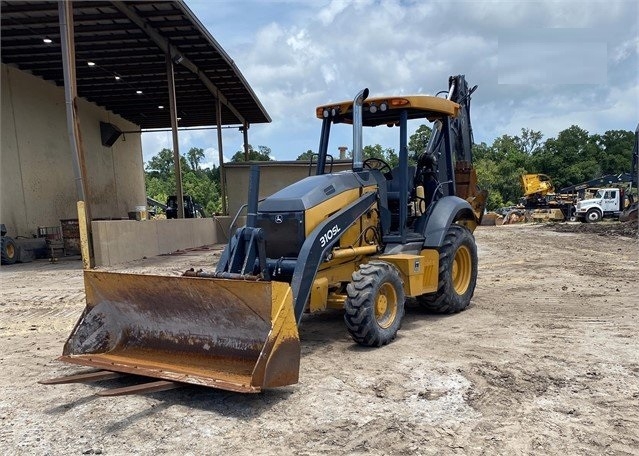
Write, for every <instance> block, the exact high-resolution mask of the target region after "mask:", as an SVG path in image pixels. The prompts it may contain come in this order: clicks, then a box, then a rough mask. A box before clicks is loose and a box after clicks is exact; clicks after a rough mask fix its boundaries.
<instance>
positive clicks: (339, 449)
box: [0, 224, 639, 455]
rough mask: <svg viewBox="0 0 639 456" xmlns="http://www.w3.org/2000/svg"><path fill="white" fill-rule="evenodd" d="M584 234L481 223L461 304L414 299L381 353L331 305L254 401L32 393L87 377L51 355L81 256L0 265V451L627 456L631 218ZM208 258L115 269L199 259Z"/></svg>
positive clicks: (216, 393) (633, 289)
mask: <svg viewBox="0 0 639 456" xmlns="http://www.w3.org/2000/svg"><path fill="white" fill-rule="evenodd" d="M585 226H587V225H581V224H562V225H555V226H541V225H519V226H499V227H480V228H478V230H477V231H476V233H475V234H476V238H477V243H478V246H479V261H480V266H479V279H478V282H477V289H476V291H475V296H474V298H473V301H472V304H471V306H470V307H469V308H468V309H467V310H466V311H465V312H462V313H460V314H457V315H452V316H445V317H441V316H435V315H430V314H427V313H425V312H424V311H422V310H420V309H419V308H418V307H416V306H414V305H410V306H409V309H408V312H407V315H406V317H405V320H404V324H403V326H402V329H401V330H400V332H399V335H398V338H397V340H396V341H395V342H393V343H392V344H390V345H388V346H385V347H382V348H378V349H364V348H361V347H358V346H357V345H355V344H354V343H353V342H352V341H351V339H350V338H349V336H348V334H347V332H346V330H345V328H344V325H343V321H342V316H341V315H340V314H339V313H338V312H330V313H323V314H317V315H312V316H307V317H305V318H304V320H303V322H302V325H301V328H300V332H301V340H302V342H301V343H302V365H301V373H300V382H299V384H297V385H294V386H290V387H286V388H281V389H275V390H269V391H267V392H264V393H262V394H258V395H241V394H237V393H229V392H225V391H220V390H214V389H206V388H200V387H191V386H186V387H184V388H180V389H176V390H171V391H165V392H161V393H154V394H148V395H135V396H124V397H115V398H100V397H97V396H96V395H95V393H96V392H97V391H100V390H102V389H104V387H119V386H125V385H129V384H132V380H130V379H129V380H125V379H120V380H111V381H107V382H102V383H101V384H95V385H82V384H74V385H61V386H44V385H40V384H38V383H37V381H38V380H42V379H46V378H50V377H55V376H60V375H68V374H71V373H75V372H78V371H79V370H82V369H79V368H77V367H74V366H71V365H64V364H62V363H60V362H57V361H55V358H56V356H58V355H59V354H60V353H61V350H62V345H63V343H64V341H65V340H66V337H67V335H68V334H69V332H70V331H71V329H72V327H73V325H74V323H75V321H76V319H77V318H78V316H79V315H80V312H81V311H82V309H83V306H84V304H83V299H84V294H83V285H82V277H81V264H80V261H78V260H64V261H60V262H58V263H57V264H50V263H49V262H46V261H37V262H34V263H31V264H22V265H14V266H9V267H2V268H1V269H0V280H1V281H2V288H1V290H2V291H1V302H0V368H1V369H2V374H1V375H0V393H1V395H0V454H39V455H60V454H65V455H73V454H112V455H125V454H143V455H151V454H153V455H157V454H185V455H191V454H192V455H200V454H224V455H226V454H240V455H244V454H247V455H248V454H250V455H287V454H299V455H314V454H330V455H333V454H356V455H368V454H372V455H387V454H388V455H404V454H406V455H412V454H425V455H431V454H432V455H435V454H437V455H440V454H488V455H494V454H504V455H506V454H507V455H511V454H544V455H566V454H570V455H572V454H588V455H592V454H620V455H625V454H639V345H638V339H637V337H638V333H639V331H638V330H639V287H638V282H637V277H638V274H639V262H638V259H639V244H638V243H637V235H636V224H635V227H634V231H632V229H631V230H630V231H629V232H628V233H626V234H625V235H614V236H613V235H608V236H600V235H598V234H599V233H597V232H593V230H595V229H594V228H584V227H585ZM600 226H607V229H609V230H615V228H611V227H613V225H610V224H609V225H600ZM558 227H561V228H558ZM571 227H572V228H571ZM597 229H599V228H597ZM624 229H625V228H624ZM588 230H590V231H588ZM216 254H219V249H217V248H213V249H206V250H200V251H193V252H186V253H183V254H181V255H172V256H163V257H156V258H152V259H148V260H141V261H139V262H135V263H132V264H129V265H126V268H125V269H127V270H131V271H154V272H161V273H166V274H180V273H182V272H183V271H184V270H185V269H187V268H188V267H191V266H195V267H196V268H197V267H204V268H208V269H211V267H210V265H211V264H212V263H213V262H214V261H215V255H216Z"/></svg>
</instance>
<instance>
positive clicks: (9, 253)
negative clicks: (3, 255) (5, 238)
mask: <svg viewBox="0 0 639 456" xmlns="http://www.w3.org/2000/svg"><path fill="white" fill-rule="evenodd" d="M15 254H16V251H15V249H14V247H13V245H12V244H9V245H7V257H8V258H13V256H14V255H15Z"/></svg>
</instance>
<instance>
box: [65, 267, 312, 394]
mask: <svg viewBox="0 0 639 456" xmlns="http://www.w3.org/2000/svg"><path fill="white" fill-rule="evenodd" d="M84 283H85V289H86V299H87V306H86V309H85V310H84V313H83V314H82V316H81V317H80V320H79V321H78V323H76V326H75V328H74V329H73V332H72V333H71V335H70V336H69V339H68V340H67V342H66V344H65V346H64V351H63V355H62V356H61V357H60V360H62V361H65V362H69V363H74V364H81V365H86V366H94V367H98V368H101V369H105V370H110V371H117V372H126V373H130V374H137V375H144V376H148V377H156V378H161V379H165V380H172V381H177V382H184V383H192V384H196V385H205V386H211V387H215V388H221V389H225V390H230V391H239V392H259V391H260V390H261V389H262V388H267V387H275V386H284V385H290V384H293V383H296V382H297V380H298V374H299V361H300V344H299V336H298V333H297V324H296V321H295V316H294V313H293V304H292V292H291V288H290V287H289V285H288V284H287V283H282V282H267V281H247V280H236V279H211V278H199V277H185V276H155V275H138V274H120V273H110V272H96V271H84Z"/></svg>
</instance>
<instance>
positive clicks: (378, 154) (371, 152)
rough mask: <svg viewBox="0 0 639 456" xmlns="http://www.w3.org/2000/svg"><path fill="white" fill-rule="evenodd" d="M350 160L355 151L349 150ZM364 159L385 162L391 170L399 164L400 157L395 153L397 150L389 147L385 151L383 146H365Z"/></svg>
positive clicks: (363, 150) (363, 149)
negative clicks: (375, 159)
mask: <svg viewBox="0 0 639 456" xmlns="http://www.w3.org/2000/svg"><path fill="white" fill-rule="evenodd" d="M347 156H348V158H353V151H352V150H349V151H348V153H347ZM362 158H363V159H364V160H366V159H367V158H378V159H380V160H384V161H385V162H386V163H388V165H389V166H390V167H391V168H394V167H395V166H397V165H398V164H399V156H398V155H397V153H396V152H395V149H393V148H392V147H388V148H386V149H384V148H383V147H382V146H381V145H379V144H375V145H374V146H370V145H369V146H364V147H363V148H362Z"/></svg>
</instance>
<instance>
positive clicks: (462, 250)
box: [417, 225, 477, 314]
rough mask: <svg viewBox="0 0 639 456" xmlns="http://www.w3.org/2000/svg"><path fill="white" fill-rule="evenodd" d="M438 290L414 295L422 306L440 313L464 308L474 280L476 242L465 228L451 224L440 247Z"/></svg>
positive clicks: (472, 289)
mask: <svg viewBox="0 0 639 456" xmlns="http://www.w3.org/2000/svg"><path fill="white" fill-rule="evenodd" d="M438 283H439V284H438V288H437V292H436V293H433V294H428V295H421V296H418V297H417V302H418V303H419V304H420V305H421V306H422V307H424V308H425V309H427V310H429V311H431V312H435V313H442V314H451V313H456V312H460V311H462V310H464V309H465V308H466V307H468V305H469V304H470V299H471V298H472V297H473V293H474V292H475V285H476V283H477V245H476V244H475V238H474V237H473V235H472V234H471V233H470V231H468V230H467V229H466V228H464V227H462V226H459V225H451V227H450V228H449V229H448V233H447V234H446V237H445V238H444V244H443V245H442V246H441V248H440V249H439V282H438Z"/></svg>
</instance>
